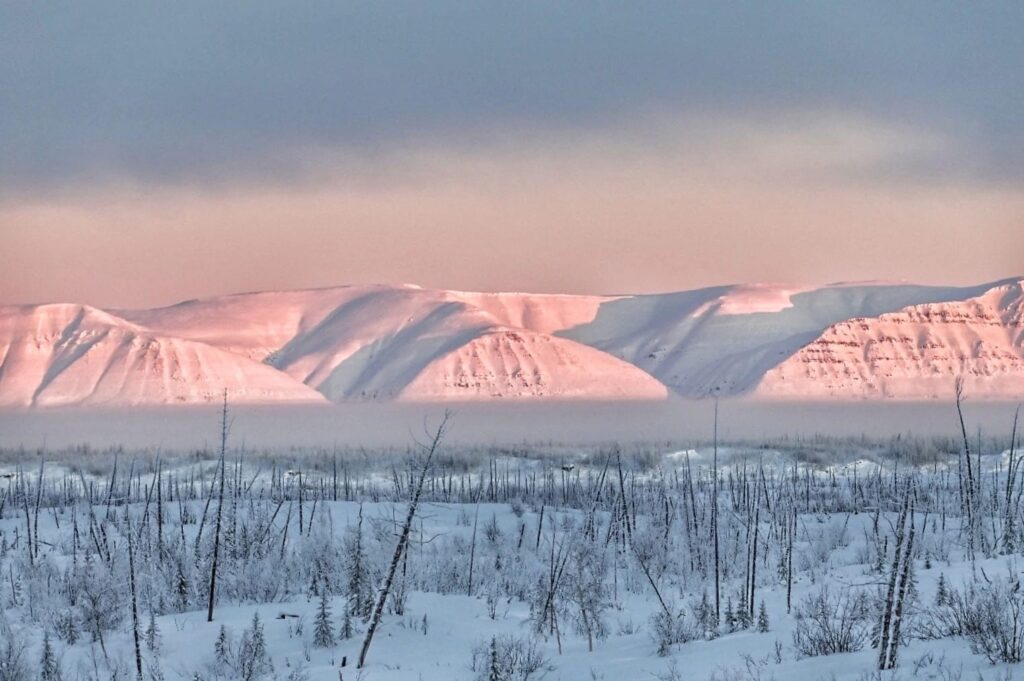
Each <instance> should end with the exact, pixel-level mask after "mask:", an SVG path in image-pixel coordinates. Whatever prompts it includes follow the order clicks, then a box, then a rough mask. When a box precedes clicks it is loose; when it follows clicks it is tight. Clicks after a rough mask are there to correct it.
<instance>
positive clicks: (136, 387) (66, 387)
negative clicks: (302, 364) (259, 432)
mask: <svg viewBox="0 0 1024 681" xmlns="http://www.w3.org/2000/svg"><path fill="white" fill-rule="evenodd" d="M224 389H227V390H228V394H229V399H230V400H231V401H232V402H235V403H238V402H274V403H276V402H288V403H295V402H323V396H322V395H320V394H319V393H317V392H316V391H315V390H312V389H310V388H309V387H308V386H305V385H302V384H301V383H298V382H296V381H294V380H291V379H290V378H289V377H287V376H283V375H282V374H281V373H280V372H279V371H276V370H275V369H273V368H272V367H268V366H266V365H264V364H260V363H259V362H254V361H252V360H250V359H246V358H245V357H242V356H240V355H236V354H232V353H230V352H226V351H224V350H220V349H218V348H215V347H213V346H210V345H206V344H203V343H196V342H193V341H189V340H184V339H182V338H175V337H172V336H166V335H161V334H157V333H154V332H152V331H150V330H148V329H145V328H143V327H140V326H137V325H135V324H132V323H131V322H128V321H126V320H124V319H120V318H118V317H115V316H113V315H110V314H108V313H106V312H103V311H102V310H97V309H95V308H91V307H87V306H83V305H39V306H31V307H4V308H0V406H3V407H29V406H69V405H91V406H98V405H111V406H136V405H162V404H195V403H201V402H208V401H214V400H219V399H220V398H221V395H222V393H223V390H224Z"/></svg>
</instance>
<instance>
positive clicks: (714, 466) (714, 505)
mask: <svg viewBox="0 0 1024 681" xmlns="http://www.w3.org/2000/svg"><path fill="white" fill-rule="evenodd" d="M711 541H712V542H713V544H714V549H715V621H717V622H718V623H719V624H721V622H722V585H721V574H720V570H719V552H718V398H717V397H716V398H715V426H714V451H713V454H712V459H711Z"/></svg>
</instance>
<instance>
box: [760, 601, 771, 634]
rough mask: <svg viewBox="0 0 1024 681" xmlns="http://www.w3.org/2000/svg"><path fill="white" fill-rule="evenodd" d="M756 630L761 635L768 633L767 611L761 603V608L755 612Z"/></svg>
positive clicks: (762, 602)
mask: <svg viewBox="0 0 1024 681" xmlns="http://www.w3.org/2000/svg"><path fill="white" fill-rule="evenodd" d="M757 630H758V631H759V632H761V633H762V634H764V633H766V632H767V631H768V610H767V608H765V607H764V601H761V607H760V608H758V610H757Z"/></svg>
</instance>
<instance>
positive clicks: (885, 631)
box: [878, 487, 910, 669]
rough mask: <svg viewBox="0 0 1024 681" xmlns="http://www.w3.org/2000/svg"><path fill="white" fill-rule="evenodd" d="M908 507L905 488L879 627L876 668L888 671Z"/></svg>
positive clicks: (908, 499)
mask: <svg viewBox="0 0 1024 681" xmlns="http://www.w3.org/2000/svg"><path fill="white" fill-rule="evenodd" d="M909 506H910V489H909V487H908V488H907V492H906V495H905V496H904V497H903V510H902V511H901V512H900V518H899V521H898V522H897V523H896V551H895V553H894V554H893V559H892V570H891V572H890V573H889V588H888V590H887V591H886V596H885V606H884V607H885V610H883V611H882V619H881V623H880V626H879V642H878V668H879V669H888V668H889V667H888V666H887V665H888V664H889V645H890V638H891V635H892V620H893V608H894V606H895V601H896V587H897V580H898V578H899V575H900V561H901V559H902V555H901V554H902V553H903V533H904V529H905V527H906V521H907V510H908V508H909Z"/></svg>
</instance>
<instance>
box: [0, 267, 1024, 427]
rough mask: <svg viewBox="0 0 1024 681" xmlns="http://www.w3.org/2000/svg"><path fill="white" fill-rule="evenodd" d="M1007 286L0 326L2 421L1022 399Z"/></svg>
mask: <svg viewBox="0 0 1024 681" xmlns="http://www.w3.org/2000/svg"><path fill="white" fill-rule="evenodd" d="M1021 298H1022V295H1021V282H1020V281H1019V280H1016V279H1011V280H1004V281H999V282H995V283H992V284H985V285H981V286H973V287H962V288H954V287H935V286H915V285H908V284H876V283H868V284H834V285H829V286H824V287H807V286H768V285H739V286H721V287H715V288H707V289H700V290H696V291H684V292H679V293H666V294H657V295H618V296H568V295H550V294H529V293H472V292H463V291H443V290H428V289H422V288H419V287H415V286H348V287H337V288H327V289H316V290H304V291H283V292H264V293H247V294H238V295H231V296H221V297H216V298H209V299H204V300H193V301H187V302H184V303H180V304H178V305H173V306H171V307H166V308H157V309H151V310H116V311H110V312H104V311H102V310H98V309H95V308H90V307H86V306H81V305H70V304H68V305H41V306H20V307H6V308H0V353H2V354H0V406H6V407H28V406H51V405H110V406H115V405H146V404H192V403H202V402H208V401H212V400H216V399H218V397H219V395H220V393H221V391H222V390H223V389H224V388H227V389H228V391H229V393H230V399H232V400H233V401H239V402H245V401H250V402H296V401H298V402H317V401H319V402H325V401H333V402H345V401H350V400H406V401H422V400H480V399H489V400H493V399H536V398H559V399H579V400H587V399H616V400H618V399H626V400H628V399H663V398H665V397H667V396H668V395H669V394H673V393H675V394H679V395H682V396H685V397H702V396H708V395H712V394H719V395H753V396H755V397H758V398H764V399H777V398H808V399H820V398H844V399H874V398H901V399H928V398H940V399H947V398H948V397H949V396H950V394H951V392H952V386H953V383H954V380H955V379H956V378H957V377H958V376H962V377H964V379H965V382H966V385H967V390H968V393H969V394H970V395H971V396H973V397H977V398H991V399H1019V398H1021V397H1022V394H1024V359H1022V357H1024V351H1022V342H1024V330H1022V326H1021V324H1022V307H1024V303H1022V302H1021Z"/></svg>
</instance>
